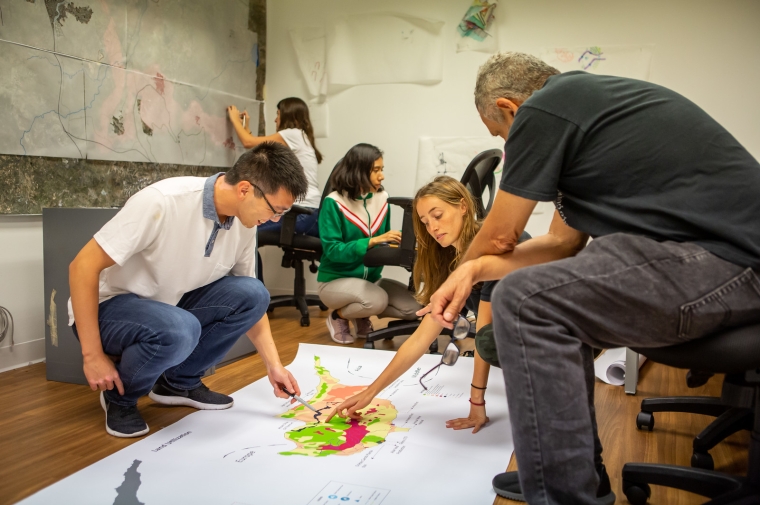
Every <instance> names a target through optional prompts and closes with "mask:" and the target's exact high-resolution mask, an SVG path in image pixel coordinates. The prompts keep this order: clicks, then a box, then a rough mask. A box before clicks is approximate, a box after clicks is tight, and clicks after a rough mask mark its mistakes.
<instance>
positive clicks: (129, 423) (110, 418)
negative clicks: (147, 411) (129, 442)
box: [100, 391, 150, 438]
mask: <svg viewBox="0 0 760 505" xmlns="http://www.w3.org/2000/svg"><path fill="white" fill-rule="evenodd" d="M100 406H101V407H103V410H105V411H106V433H108V434H109V435H113V436H114V437H119V438H132V437H141V436H143V435H145V434H146V433H148V432H149V431H150V428H148V425H147V424H146V423H145V420H143V418H142V416H141V415H140V411H139V410H137V405H132V406H131V407H123V406H121V405H116V404H115V403H111V402H109V401H108V399H106V396H105V391H101V392H100Z"/></svg>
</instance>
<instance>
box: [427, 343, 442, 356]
mask: <svg viewBox="0 0 760 505" xmlns="http://www.w3.org/2000/svg"><path fill="white" fill-rule="evenodd" d="M429 349H430V354H441V353H439V352H438V341H437V340H436V341H434V342H433V343H432V344H430V347H429Z"/></svg>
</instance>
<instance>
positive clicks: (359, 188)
mask: <svg viewBox="0 0 760 505" xmlns="http://www.w3.org/2000/svg"><path fill="white" fill-rule="evenodd" d="M383 168H384V167H383V152H382V151H381V150H380V149H378V148H377V147H375V146H373V145H369V144H357V145H355V146H354V147H352V148H351V149H350V150H349V151H348V152H347V153H346V155H345V156H344V157H343V160H342V161H341V162H340V165H339V166H338V167H337V168H336V169H335V170H334V171H333V174H332V177H331V179H330V183H331V185H332V188H333V192H332V193H330V194H329V195H327V197H326V198H325V200H324V202H323V203H322V208H321V210H320V213H319V232H320V233H319V234H320V239H321V240H322V259H321V260H320V265H319V274H318V275H317V281H318V282H319V291H318V292H319V298H320V299H321V300H322V302H323V303H324V304H325V305H327V306H328V307H329V308H330V314H329V315H328V317H327V328H328V329H329V330H330V337H332V339H333V340H334V341H335V342H338V343H339V344H350V343H352V342H354V337H353V336H352V335H351V331H350V328H349V323H348V320H350V319H351V320H353V321H354V326H355V328H356V334H357V336H359V337H366V335H367V334H368V333H370V332H371V331H372V330H373V328H372V323H371V322H370V320H369V317H370V316H379V317H394V318H399V319H415V318H416V317H417V316H416V314H415V312H416V311H417V310H419V309H420V305H419V304H418V303H417V302H416V301H415V300H414V296H413V294H412V293H411V292H410V291H409V290H408V289H407V287H406V286H405V285H403V284H401V283H400V282H397V281H394V280H392V279H383V278H381V277H380V274H381V273H382V270H383V268H382V267H371V268H369V267H365V266H364V254H365V253H366V252H367V250H368V249H371V248H373V247H377V246H380V245H391V244H393V245H396V244H399V243H400V242H401V233H400V232H398V231H395V230H391V229H390V217H391V214H390V209H389V208H388V193H386V192H385V190H384V189H383V186H382V182H383V179H384V178H385V177H384V176H383Z"/></svg>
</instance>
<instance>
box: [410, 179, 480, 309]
mask: <svg viewBox="0 0 760 505" xmlns="http://www.w3.org/2000/svg"><path fill="white" fill-rule="evenodd" d="M427 196H434V197H436V198H439V199H440V200H442V201H443V202H445V203H447V204H449V205H453V206H455V207H458V206H459V205H461V204H462V203H464V206H465V209H466V212H465V214H464V216H462V230H461V232H460V233H459V250H457V249H456V248H455V247H453V246H449V247H441V245H440V244H439V243H438V242H436V240H435V239H434V238H433V237H432V236H431V235H430V234H429V233H428V231H427V229H426V228H425V224H424V223H423V222H422V220H421V219H420V215H419V214H418V213H417V203H418V202H419V201H420V199H422V198H425V197H427ZM412 208H413V210H412V219H413V223H414V236H415V238H416V239H417V259H416V260H415V262H414V270H413V271H412V278H413V280H414V285H415V286H416V291H417V292H416V295H415V298H416V299H417V301H418V302H420V303H421V304H423V305H427V304H428V303H429V302H430V297H431V296H432V295H433V293H435V292H436V290H437V289H438V288H439V287H441V284H443V283H444V281H445V280H446V278H447V277H448V276H449V274H450V273H451V272H452V271H453V270H454V269H455V268H456V267H457V265H458V264H459V261H460V259H461V257H462V254H463V253H464V251H465V250H466V249H467V247H469V245H470V242H472V239H473V238H475V234H476V233H477V232H478V230H479V229H480V224H481V223H480V222H479V221H478V220H477V206H476V204H475V200H474V199H473V197H472V195H471V194H470V192H469V191H468V190H467V188H465V186H464V184H462V183H461V182H459V181H458V180H456V179H454V178H452V177H448V176H445V175H441V176H438V177H436V178H435V179H433V181H432V182H430V183H428V184H426V185H425V186H422V187H421V188H420V189H419V190H418V191H417V194H416V195H415V196H414V202H413V204H412Z"/></svg>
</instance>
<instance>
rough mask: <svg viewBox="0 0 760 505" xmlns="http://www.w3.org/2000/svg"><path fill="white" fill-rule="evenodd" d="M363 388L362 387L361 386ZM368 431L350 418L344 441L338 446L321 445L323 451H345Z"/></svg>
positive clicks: (359, 440) (360, 439)
mask: <svg viewBox="0 0 760 505" xmlns="http://www.w3.org/2000/svg"><path fill="white" fill-rule="evenodd" d="M362 389H363V388H362ZM367 433H369V430H368V429H367V427H366V426H364V425H362V424H359V421H357V420H356V419H351V422H350V426H349V428H348V429H347V430H346V441H345V442H343V443H342V444H340V445H339V446H334V445H323V446H322V450H323V451H345V450H346V449H350V448H352V447H354V446H355V445H356V444H358V443H359V442H361V441H362V439H363V438H364V437H365V436H366V435H367Z"/></svg>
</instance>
